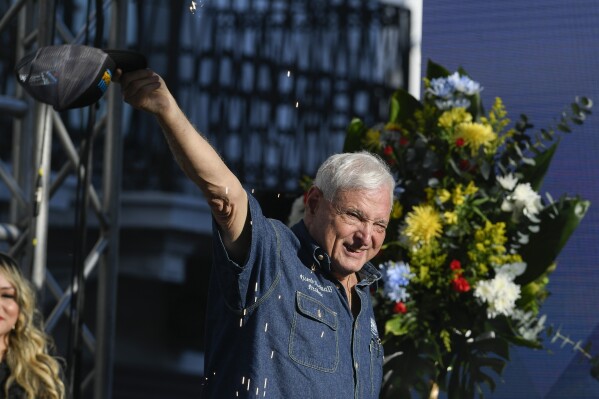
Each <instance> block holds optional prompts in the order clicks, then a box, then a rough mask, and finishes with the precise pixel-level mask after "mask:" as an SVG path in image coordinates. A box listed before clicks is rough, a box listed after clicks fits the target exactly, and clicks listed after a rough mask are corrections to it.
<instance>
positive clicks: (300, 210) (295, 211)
mask: <svg viewBox="0 0 599 399" xmlns="http://www.w3.org/2000/svg"><path fill="white" fill-rule="evenodd" d="M305 210H306V206H305V204H304V196H303V195H301V196H299V197H298V198H296V199H295V201H293V204H292V205H291V212H290V213H289V217H288V218H287V226H289V227H291V226H293V225H294V224H296V223H297V222H299V221H300V220H302V218H303V217H304V212H305Z"/></svg>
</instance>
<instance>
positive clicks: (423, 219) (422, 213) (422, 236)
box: [404, 205, 443, 244]
mask: <svg viewBox="0 0 599 399" xmlns="http://www.w3.org/2000/svg"><path fill="white" fill-rule="evenodd" d="M442 227H443V226H442V224H441V217H440V216H439V213H438V212H437V211H436V210H435V209H433V207H432V206H430V205H422V206H415V207H414V209H413V210H412V211H411V212H410V213H409V214H408V215H407V216H406V228H405V230H404V233H405V235H406V236H407V237H408V238H409V239H410V241H411V242H412V243H425V244H426V243H428V242H430V241H432V240H433V239H435V238H437V237H439V236H440V235H441V231H442Z"/></svg>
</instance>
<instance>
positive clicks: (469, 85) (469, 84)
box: [447, 72, 482, 96]
mask: <svg viewBox="0 0 599 399" xmlns="http://www.w3.org/2000/svg"><path fill="white" fill-rule="evenodd" d="M447 82H448V83H449V84H450V85H452V86H453V88H454V90H455V91H459V92H461V93H464V94H466V95H468V96H471V95H473V94H476V93H478V92H480V91H481V90H482V88H481V87H480V84H479V83H478V82H475V81H474V80H472V79H470V78H469V77H468V76H460V74H459V73H457V72H454V73H453V74H452V75H450V76H449V77H447Z"/></svg>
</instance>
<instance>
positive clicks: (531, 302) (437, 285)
mask: <svg viewBox="0 0 599 399" xmlns="http://www.w3.org/2000/svg"><path fill="white" fill-rule="evenodd" d="M481 90H482V87H481V86H480V84H479V83H477V82H475V81H473V80H472V79H470V78H469V77H468V75H467V74H466V73H465V72H464V71H463V70H458V71H457V72H455V73H453V74H452V73H450V72H449V71H447V70H446V69H445V68H443V67H442V66H440V65H438V64H435V63H433V62H429V64H428V71H427V76H426V78H425V79H424V96H423V97H424V98H423V100H422V101H418V100H417V99H415V98H414V97H412V96H411V95H410V94H408V93H407V92H405V91H403V90H398V91H396V92H395V93H394V94H393V95H392V98H391V102H390V113H389V121H388V122H386V123H381V124H377V125H375V126H373V127H368V126H366V125H365V124H364V123H363V122H362V121H361V120H359V119H355V120H353V121H352V122H351V124H350V125H349V128H348V132H347V136H346V140H345V145H344V151H348V152H352V151H356V150H361V149H368V150H370V151H371V152H374V153H378V154H379V155H380V156H381V157H382V158H383V159H384V160H385V161H386V162H387V163H388V164H389V165H390V167H391V169H392V171H393V173H394V174H395V176H396V179H397V188H396V201H395V203H394V205H393V211H392V220H391V224H390V226H389V229H388V230H387V239H386V242H385V244H384V246H383V250H382V251H381V253H380V254H379V255H378V257H377V258H375V259H374V263H375V264H379V267H380V269H381V271H382V273H383V283H382V284H381V285H380V286H379V288H378V289H377V291H376V292H375V293H374V296H375V312H376V315H377V320H378V322H379V331H381V332H383V331H384V334H383V343H384V347H385V366H384V367H385V370H384V381H383V391H382V393H381V397H383V398H409V397H411V395H413V394H415V393H419V394H421V395H422V396H425V397H428V395H429V393H430V392H431V386H434V387H438V388H439V389H441V390H443V391H446V392H447V393H448V396H449V398H472V397H474V396H475V395H477V394H479V395H481V396H482V391H481V386H482V384H488V385H489V387H490V389H491V390H493V389H494V387H495V382H494V380H495V377H496V376H497V375H500V374H501V372H502V370H503V368H504V366H505V365H506V362H507V361H508V359H509V351H510V345H518V346H525V347H530V348H541V347H542V339H541V337H540V335H541V334H540V332H541V331H543V330H545V329H546V327H545V318H544V316H541V314H540V307H541V305H542V303H543V301H544V300H545V298H546V297H547V296H548V289H547V284H548V282H549V275H550V274H551V272H552V271H553V270H554V268H555V266H556V258H557V257H558V254H559V253H560V251H561V249H562V248H563V246H564V245H565V244H566V241H567V240H568V238H569V237H570V235H571V233H572V232H573V231H574V230H575V229H576V227H577V226H578V224H579V222H580V221H581V219H582V218H583V216H584V215H585V212H586V211H587V208H588V207H589V202H588V201H585V200H584V199H581V198H580V197H570V196H566V195H564V196H562V197H560V198H559V199H553V198H552V197H551V196H550V195H549V194H547V196H546V197H545V198H543V197H541V195H539V193H538V191H539V188H540V186H541V183H542V181H543V177H544V175H545V173H546V171H547V170H548V168H549V165H550V163H551V159H552V157H553V155H554V153H555V151H556V149H557V146H558V143H559V139H560V137H561V134H563V133H569V132H570V131H571V127H572V126H573V125H577V124H581V123H583V121H584V120H585V118H586V117H587V116H588V115H589V114H590V108H591V105H592V104H591V101H590V100H589V99H587V98H577V99H576V101H575V102H574V103H573V104H572V105H571V108H570V109H569V110H568V112H564V113H563V114H562V115H561V117H560V119H559V120H558V121H557V122H556V127H555V128H554V129H540V130H538V131H535V132H534V134H533V133H532V131H533V126H532V125H531V124H530V123H529V121H528V120H527V118H526V116H524V115H521V116H520V117H519V119H518V120H517V121H516V122H515V123H512V122H511V121H510V120H509V119H508V115H507V111H506V108H505V107H504V105H503V103H502V101H501V99H500V98H496V99H495V102H494V104H493V105H492V107H491V108H490V109H489V110H488V112H485V111H484V110H483V106H482V103H481V97H480V92H481ZM593 361H594V364H595V368H596V367H597V362H596V359H593ZM596 371H597V370H594V372H595V373H596ZM595 375H596V374H595Z"/></svg>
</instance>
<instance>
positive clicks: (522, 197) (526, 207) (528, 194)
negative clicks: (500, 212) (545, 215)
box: [512, 183, 543, 216]
mask: <svg viewBox="0 0 599 399" xmlns="http://www.w3.org/2000/svg"><path fill="white" fill-rule="evenodd" d="M512 199H513V201H514V204H515V206H516V208H519V209H522V210H523V212H524V213H525V214H526V215H527V216H530V215H532V216H534V215H536V214H537V213H539V212H540V211H541V209H543V206H542V205H541V196H540V195H539V194H537V192H536V191H535V190H533V189H532V187H531V186H530V183H520V184H518V185H517V186H516V188H515V189H514V192H513V193H512Z"/></svg>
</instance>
